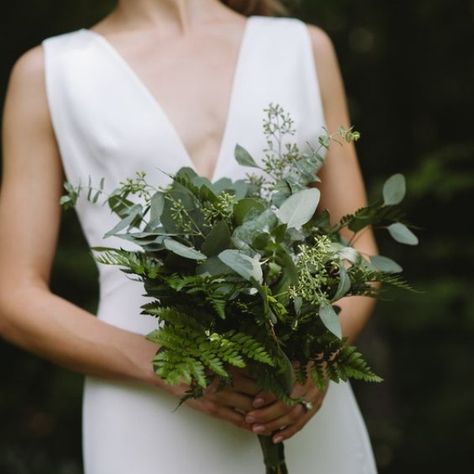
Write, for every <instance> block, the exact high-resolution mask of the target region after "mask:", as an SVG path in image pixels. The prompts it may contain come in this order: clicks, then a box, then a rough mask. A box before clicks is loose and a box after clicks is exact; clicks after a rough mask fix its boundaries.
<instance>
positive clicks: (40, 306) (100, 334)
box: [0, 46, 258, 429]
mask: <svg viewBox="0 0 474 474" xmlns="http://www.w3.org/2000/svg"><path fill="white" fill-rule="evenodd" d="M3 146H4V149H3V178H2V186H1V189H0V262H1V265H0V335H1V336H2V337H3V338H5V339H6V340H8V341H10V342H11V343H13V344H15V345H18V346H20V347H22V348H24V349H26V350H28V351H30V352H34V353H36V354H38V355H39V356H42V357H44V358H47V359H49V360H51V361H53V362H54V363H56V364H59V365H62V366H64V367H67V368H70V369H72V370H75V371H78V372H81V373H84V374H89V375H94V376H98V377H104V378H111V379H119V380H131V381H138V382H144V383H146V384H150V385H153V386H156V387H159V388H163V389H165V390H167V391H169V392H171V393H172V394H174V395H175V396H178V397H181V396H182V395H183V394H184V392H185V390H186V389H187V388H188V387H186V386H185V385H181V386H169V385H167V384H165V383H164V382H163V381H162V380H161V379H160V378H159V377H157V376H156V375H155V374H154V372H153V370H152V366H151V359H152V357H153V355H154V354H155V352H156V350H157V346H156V345H155V344H152V343H151V342H149V341H147V340H146V339H145V338H144V336H142V335H140V334H135V333H132V332H128V331H125V330H122V329H120V328H118V327H115V326H113V325H110V324H107V323H105V322H103V321H101V320H99V319H97V318H96V317H94V315H92V314H90V313H88V312H87V311H84V310H83V309H81V308H79V307H78V306H76V305H74V304H72V303H70V302H68V301H66V300H64V299H63V298H60V297H59V296H57V295H55V294H53V293H51V291H50V289H49V283H50V272H51V265H52V261H53V257H54V253H55V249H56V245H57V238H58V230H59V224H60V217H61V208H60V206H59V198H60V195H61V193H62V184H63V179H64V178H63V170H62V166H61V160H60V156H59V152H58V148H57V144H56V141H55V137H54V132H53V128H52V125H51V121H50V115H49V110H48V104H47V99H46V91H45V84H44V58H43V50H42V47H41V46H39V47H36V48H34V49H32V50H30V51H29V52H27V53H26V54H24V55H23V56H22V57H21V58H20V59H19V60H18V62H17V63H16V64H15V66H14V68H13V70H12V74H11V78H10V81H9V86H8V91H7V98H6V103H5V109H4V116H3ZM137 310H138V308H137ZM235 385H236V388H235V390H232V389H231V388H228V389H226V390H222V391H219V392H216V390H215V387H211V388H210V389H209V390H208V392H207V393H206V395H205V396H204V397H203V398H202V399H200V400H190V401H188V402H187V403H188V404H189V405H191V406H192V407H193V408H195V409H197V410H200V411H203V412H205V413H207V414H209V415H211V416H214V417H216V418H220V419H223V420H226V421H228V422H230V423H232V424H234V425H237V426H239V427H241V428H244V429H249V426H248V425H247V424H246V423H245V422H244V417H243V416H242V414H240V413H237V412H236V411H235V410H234V407H237V408H239V409H240V410H242V411H248V410H250V409H251V407H252V400H253V396H254V395H255V394H256V393H257V391H258V389H257V387H256V386H255V384H254V383H253V381H251V380H249V379H245V378H243V377H241V378H239V377H236V384H235Z"/></svg>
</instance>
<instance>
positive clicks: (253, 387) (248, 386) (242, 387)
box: [232, 374, 260, 397]
mask: <svg viewBox="0 0 474 474" xmlns="http://www.w3.org/2000/svg"><path fill="white" fill-rule="evenodd" d="M232 388H233V389H234V390H235V391H236V392H241V393H245V394H247V395H251V396H252V397H254V396H255V395H257V394H258V393H259V391H260V389H259V388H258V386H257V384H256V383H255V380H254V379H251V378H249V377H246V376H245V375H243V374H235V375H233V377H232Z"/></svg>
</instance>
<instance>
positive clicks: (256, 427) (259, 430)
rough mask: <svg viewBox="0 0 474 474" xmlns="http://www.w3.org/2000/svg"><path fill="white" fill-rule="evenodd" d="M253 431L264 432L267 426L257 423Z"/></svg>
mask: <svg viewBox="0 0 474 474" xmlns="http://www.w3.org/2000/svg"><path fill="white" fill-rule="evenodd" d="M252 430H253V432H254V433H263V432H264V431H265V426H263V425H255V426H254V427H253V428H252Z"/></svg>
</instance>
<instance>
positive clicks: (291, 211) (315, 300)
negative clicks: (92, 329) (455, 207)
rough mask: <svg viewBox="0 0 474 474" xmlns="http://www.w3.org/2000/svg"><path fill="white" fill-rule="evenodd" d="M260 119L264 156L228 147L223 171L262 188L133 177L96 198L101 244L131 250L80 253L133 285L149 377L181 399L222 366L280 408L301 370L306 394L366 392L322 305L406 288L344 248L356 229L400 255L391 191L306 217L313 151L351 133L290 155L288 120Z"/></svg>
mask: <svg viewBox="0 0 474 474" xmlns="http://www.w3.org/2000/svg"><path fill="white" fill-rule="evenodd" d="M265 113H266V119H265V120H264V127H263V128H264V133H265V135H266V138H267V148H266V149H265V150H264V156H263V157H260V159H256V158H254V157H252V156H250V154H249V153H248V151H246V150H245V149H244V148H242V147H241V146H237V147H236V149H235V155H236V160H237V161H238V162H239V163H240V164H241V165H244V166H248V167H251V168H256V169H259V171H260V172H261V177H262V179H260V180H257V179H255V178H252V176H251V175H249V176H248V178H247V179H246V180H239V181H232V180H230V179H228V178H223V179H221V180H219V181H217V182H215V183H211V182H210V181H209V180H207V179H205V178H203V177H200V176H198V175H197V174H196V173H195V171H194V170H192V169H191V168H188V167H185V168H181V169H180V170H179V171H178V172H177V173H176V174H175V175H174V176H172V177H171V178H172V180H171V183H170V184H169V185H168V186H167V187H165V188H163V189H156V188H154V187H153V186H151V185H149V184H148V183H147V181H146V177H145V174H144V173H143V172H138V173H137V176H136V178H135V179H127V180H125V181H123V182H121V183H120V186H119V187H118V188H117V189H115V190H114V191H113V192H112V193H111V194H110V195H106V197H105V202H106V203H107V204H108V205H109V207H110V209H111V210H112V212H114V213H115V214H116V215H117V216H118V217H119V219H120V220H119V222H118V223H117V225H115V226H114V228H113V229H111V230H110V231H109V232H107V233H106V234H105V235H104V237H108V236H112V235H114V236H118V237H121V238H123V239H125V240H128V241H131V242H133V243H135V244H137V245H138V246H139V247H141V250H140V251H128V250H124V249H111V248H107V247H104V248H94V250H95V251H97V252H98V253H99V256H98V257H97V258H96V261H97V262H98V263H101V264H108V265H117V266H119V267H121V269H122V270H123V271H124V272H125V273H128V274H132V275H136V276H137V277H138V279H139V280H140V281H142V282H143V284H144V287H145V291H146V294H147V296H150V297H152V298H154V301H153V302H152V303H150V304H146V305H144V306H143V307H142V308H143V313H144V314H149V315H153V316H156V317H157V319H158V328H157V330H155V331H153V332H152V333H151V334H149V335H148V338H149V339H150V340H151V341H153V342H154V343H156V344H157V345H158V346H159V347H160V348H159V350H158V352H157V354H156V357H155V358H154V360H153V365H154V370H155V372H156V373H157V374H158V375H159V376H160V377H161V378H162V379H163V380H165V381H166V382H167V383H170V384H176V383H181V382H184V383H186V384H188V386H189V392H188V393H187V394H186V397H188V396H199V395H200V394H201V393H202V390H203V389H204V388H205V387H206V386H207V385H208V384H209V383H210V382H211V380H212V379H213V377H217V378H218V379H220V381H221V383H229V381H230V379H231V375H230V372H229V368H231V367H234V368H247V369H248V370H251V371H252V373H254V374H255V376H256V379H257V382H258V383H259V384H260V385H261V386H262V388H265V389H269V390H271V391H272V392H273V393H274V394H275V395H276V396H277V397H279V398H281V399H282V400H285V401H287V402H289V403H293V402H294V400H292V399H291V397H290V394H291V391H292V387H293V385H294V382H295V380H296V379H298V380H300V381H303V382H304V380H305V378H306V377H308V376H309V375H310V374H309V372H308V371H307V370H306V367H307V366H308V364H312V363H313V364H314V367H315V368H314V369H313V370H312V371H311V375H312V376H313V378H314V379H315V380H316V381H317V383H318V384H322V381H327V380H333V381H336V382H338V381H340V380H347V379H349V378H354V379H359V380H364V381H372V382H376V381H379V380H380V379H379V378H378V377H377V376H375V375H374V374H373V372H372V371H371V370H370V368H369V367H368V365H367V364H366V362H365V361H364V359H363V358H362V355H361V354H360V353H359V352H356V351H355V349H354V348H348V347H346V346H345V345H344V340H343V338H342V330H341V325H340V321H339V316H338V312H339V308H338V307H337V306H334V304H335V303H336V302H337V301H338V300H339V299H341V298H343V297H345V296H352V295H365V296H376V295H377V290H376V288H375V287H374V285H373V283H375V282H380V283H387V284H390V285H392V286H398V287H400V288H402V287H405V286H406V284H405V283H404V282H403V280H401V278H400V277H399V275H398V273H399V272H400V271H401V267H400V266H399V265H398V264H397V263H396V262H394V261H393V260H391V259H388V258H387V257H381V256H375V257H372V258H368V257H365V256H362V255H361V254H360V253H359V252H358V251H357V249H355V248H354V247H352V242H353V241H354V240H355V239H356V237H357V235H358V233H359V232H361V231H362V230H363V229H364V228H365V227H367V226H369V225H371V226H381V227H383V228H387V229H388V231H389V232H390V233H391V234H392V235H393V236H394V238H395V240H397V241H400V242H402V243H407V244H413V243H414V241H413V239H415V237H414V234H412V233H411V231H409V230H408V228H407V227H406V226H405V225H404V224H402V223H401V222H400V221H399V218H400V216H401V211H400V208H399V204H400V202H401V201H402V199H403V197H404V195H405V180H404V178H403V176H401V175H394V176H392V177H391V178H389V179H388V180H387V182H386V183H385V185H384V188H383V200H381V201H380V202H375V203H373V204H369V205H368V206H366V207H365V208H363V209H359V210H357V211H356V212H355V213H354V214H352V215H349V216H345V217H344V218H343V219H342V220H341V221H340V222H339V223H337V224H335V225H330V218H329V213H328V212H327V211H326V212H323V213H322V214H320V215H315V211H316V209H317V206H318V203H319V197H320V191H319V190H318V189H316V188H314V187H308V185H310V184H311V183H313V182H314V181H315V180H316V179H317V178H316V174H317V172H318V170H319V168H320V167H321V165H322V164H323V163H324V156H323V154H322V153H321V150H322V149H327V148H328V147H329V145H330V144H331V142H333V141H336V142H338V144H339V145H341V146H343V143H342V142H340V141H339V140H338V137H339V138H341V139H342V141H343V142H346V143H351V142H353V141H356V140H357V139H358V138H359V134H358V133H357V132H355V131H353V130H352V128H351V129H349V130H346V129H344V128H343V127H340V128H339V129H338V131H337V134H334V135H330V134H326V135H323V136H321V137H320V138H319V140H318V143H319V147H318V148H314V147H313V146H311V145H310V146H309V150H310V151H309V152H306V153H303V152H301V151H300V150H299V149H298V147H297V146H296V145H295V144H294V143H291V141H289V140H288V138H289V137H291V136H292V135H293V134H294V133H295V130H294V129H293V120H292V118H291V116H290V115H289V114H288V113H287V112H285V111H284V110H283V109H282V108H281V107H280V106H278V105H272V104H270V106H269V107H268V108H267V109H265ZM103 188H104V183H103V180H101V184H100V187H99V193H98V192H97V191H94V192H92V191H91V190H92V189H93V188H92V186H91V183H89V187H74V186H71V185H68V186H66V191H67V192H68V193H69V194H68V199H66V198H64V199H63V200H62V202H64V203H65V204H66V205H68V206H69V204H70V203H71V202H73V201H74V200H75V201H77V199H78V198H79V195H80V194H81V191H82V190H86V189H88V192H87V195H86V196H85V198H86V199H88V200H89V201H91V202H94V203H95V202H97V196H98V195H101V194H104V195H105V193H104V191H103ZM75 201H74V202H75ZM343 228H347V229H349V230H350V231H352V232H353V234H354V237H353V239H351V241H350V242H346V241H344V240H343V239H342V238H341V235H340V231H341V230H342V229H343ZM410 239H411V240H410ZM321 354H322V356H320V355H321ZM295 363H297V367H299V368H298V369H295V366H294V364H295Z"/></svg>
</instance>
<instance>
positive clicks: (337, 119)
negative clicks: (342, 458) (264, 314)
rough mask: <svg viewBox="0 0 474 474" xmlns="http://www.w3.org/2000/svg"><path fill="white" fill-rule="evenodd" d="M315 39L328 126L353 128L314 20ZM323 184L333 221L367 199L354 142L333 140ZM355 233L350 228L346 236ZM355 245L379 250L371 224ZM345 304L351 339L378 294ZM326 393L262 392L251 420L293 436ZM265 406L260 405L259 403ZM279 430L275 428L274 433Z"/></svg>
mask: <svg viewBox="0 0 474 474" xmlns="http://www.w3.org/2000/svg"><path fill="white" fill-rule="evenodd" d="M308 28H309V32H310V36H311V40H312V44H313V52H314V59H315V63H316V70H317V75H318V81H319V87H320V92H321V97H322V101H323V109H324V116H325V121H326V126H327V128H328V130H329V132H330V133H334V132H335V131H337V129H338V128H339V127H340V126H341V125H342V126H344V127H345V128H349V126H350V125H351V124H350V120H349V113H348V107H347V98H346V94H345V90H344V84H343V80H342V77H341V72H340V69H339V64H338V60H337V56H336V52H335V50H334V46H333V44H332V41H331V40H330V38H329V37H328V35H327V34H326V33H325V32H324V31H323V30H321V29H320V28H317V27H314V26H309V27H308ZM319 176H320V178H321V180H322V182H321V183H320V184H319V186H318V187H319V188H320V190H321V201H320V204H319V208H320V209H328V210H329V212H330V214H331V220H332V222H334V223H335V222H337V221H339V219H340V218H341V217H342V216H344V215H345V214H350V213H352V212H354V211H355V210H356V209H358V208H359V207H362V206H364V205H365V204H366V193H365V188H364V182H363V179H362V175H361V172H360V168H359V164H358V161H357V156H356V152H355V147H354V145H353V144H352V143H351V144H346V143H345V144H344V146H339V145H338V144H337V143H333V144H332V146H331V147H330V149H329V151H328V154H327V159H326V162H325V164H324V166H323V168H322V169H321V172H320V175H319ZM351 236H352V235H351V234H350V233H348V232H347V231H346V232H345V237H346V238H350V237H351ZM354 247H355V248H357V249H358V250H359V251H360V252H362V253H365V254H368V255H374V254H376V253H377V245H376V243H375V239H374V236H373V233H372V230H371V229H368V230H367V231H366V232H364V233H361V235H360V236H359V237H358V239H357V241H356V242H355V243H354ZM337 304H338V305H339V306H341V310H342V311H341V313H340V319H341V324H342V332H343V335H344V336H347V337H348V340H349V342H352V341H353V340H354V339H355V338H356V336H357V335H358V334H359V332H360V331H361V330H362V328H363V327H364V326H365V324H366V322H367V320H368V318H369V316H370V313H371V311H372V309H373V305H374V300H373V299H372V298H366V297H359V296H357V297H354V296H353V297H348V298H344V299H342V300H340V301H338V302H337ZM324 395H325V394H324V393H323V392H321V391H320V390H318V389H317V388H316V387H315V386H314V384H313V383H312V381H311V380H310V379H308V382H307V384H306V386H302V385H299V384H296V385H295V388H294V390H293V393H292V396H294V397H304V398H305V399H306V400H308V401H311V402H312V404H313V409H312V410H310V411H309V412H305V410H304V409H303V407H302V406H301V404H298V405H296V406H293V407H291V406H288V405H286V404H285V403H283V402H280V401H274V400H275V397H274V396H273V395H272V394H270V393H259V394H258V395H257V397H256V399H255V401H254V407H255V408H256V409H255V410H253V411H251V412H250V413H248V414H247V418H246V420H247V422H248V423H250V424H252V425H253V427H252V429H253V431H254V432H255V433H259V434H266V435H271V434H272V433H273V441H274V442H277V443H278V442H281V441H284V440H285V439H288V438H291V437H292V436H293V435H295V434H296V433H297V432H298V431H299V430H301V429H302V428H303V427H304V425H305V424H306V423H307V422H308V421H309V420H310V419H311V418H312V417H313V416H314V415H315V414H316V413H317V411H318V410H319V408H320V407H321V404H322V403H323V399H324ZM260 407H261V408H260ZM275 432H276V433H275Z"/></svg>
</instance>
